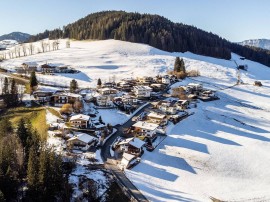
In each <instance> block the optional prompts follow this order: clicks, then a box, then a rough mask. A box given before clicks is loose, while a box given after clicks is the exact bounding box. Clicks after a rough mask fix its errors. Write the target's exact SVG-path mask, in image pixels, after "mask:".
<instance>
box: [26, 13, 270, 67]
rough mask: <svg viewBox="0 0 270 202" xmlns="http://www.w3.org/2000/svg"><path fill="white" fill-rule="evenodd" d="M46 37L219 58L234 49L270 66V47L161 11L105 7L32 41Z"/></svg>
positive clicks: (34, 37)
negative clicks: (180, 20)
mask: <svg viewBox="0 0 270 202" xmlns="http://www.w3.org/2000/svg"><path fill="white" fill-rule="evenodd" d="M45 38H50V39H59V38H71V39H76V40H87V39H95V40H104V39H116V40H122V41H129V42H135V43H144V44H149V45H150V46H153V47H155V48H158V49H161V50H164V51H169V52H186V51H190V52H192V53H195V54H200V55H205V56H211V57H215V58H222V59H230V58H231V52H234V53H236V54H239V55H241V56H243V57H245V58H247V59H250V60H253V61H256V62H259V63H262V64H264V65H266V66H270V51H267V50H264V49H259V48H251V47H247V46H246V47H244V46H241V45H238V44H236V43H231V42H229V41H228V40H226V39H223V38H221V37H219V36H218V35H215V34H213V33H211V32H206V31H203V30H201V29H198V28H196V27H194V26H189V25H185V24H182V23H174V22H171V21H170V20H168V19H166V18H164V17H161V16H159V15H150V14H139V13H127V12H124V11H104V12H98V13H94V14H90V15H88V16H86V17H84V18H82V19H80V20H78V21H76V22H74V23H71V24H68V25H67V26H64V27H63V28H62V29H60V28H59V29H55V30H52V31H48V30H46V31H45V32H43V33H40V34H37V35H35V36H32V37H31V38H30V39H29V41H30V42H33V41H38V40H42V39H45Z"/></svg>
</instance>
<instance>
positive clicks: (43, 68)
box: [41, 64, 56, 74]
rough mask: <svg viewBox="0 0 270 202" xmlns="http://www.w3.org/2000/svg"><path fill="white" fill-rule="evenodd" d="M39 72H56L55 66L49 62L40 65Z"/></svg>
mask: <svg viewBox="0 0 270 202" xmlns="http://www.w3.org/2000/svg"><path fill="white" fill-rule="evenodd" d="M41 72H42V73H44V74H52V73H55V72H56V67H55V66H52V65H49V64H44V65H41Z"/></svg>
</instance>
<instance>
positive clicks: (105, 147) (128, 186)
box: [101, 104, 150, 202]
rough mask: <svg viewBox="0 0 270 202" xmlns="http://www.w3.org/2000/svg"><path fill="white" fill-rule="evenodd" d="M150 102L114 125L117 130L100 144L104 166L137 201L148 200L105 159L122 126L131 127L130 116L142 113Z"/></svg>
mask: <svg viewBox="0 0 270 202" xmlns="http://www.w3.org/2000/svg"><path fill="white" fill-rule="evenodd" d="M149 106H150V104H147V105H146V106H144V107H143V108H141V109H140V110H139V111H138V112H137V113H135V114H134V115H133V116H131V117H130V118H129V120H128V121H127V122H126V123H124V124H123V125H121V126H117V127H115V128H116V129H117V132H116V133H114V134H113V135H112V136H111V137H110V138H109V139H108V140H107V141H106V142H105V143H104V145H103V146H102V148H101V157H102V159H103V161H104V163H105V168H107V169H108V170H111V171H112V173H113V174H114V175H115V177H116V178H117V179H118V180H119V181H120V182H121V184H122V185H123V186H124V187H125V189H126V190H127V191H128V192H129V193H130V195H132V196H133V198H135V199H136V200H137V201H142V202H144V201H145V202H146V201H148V200H147V199H146V198H145V196H144V195H143V194H142V193H141V192H140V191H139V190H138V189H137V188H136V187H135V186H134V185H133V184H132V182H131V181H130V180H129V179H128V178H127V177H126V175H125V174H124V173H123V172H122V171H121V170H120V169H119V168H118V167H117V166H116V165H112V164H109V163H107V159H109V158H111V154H110V146H111V145H112V143H113V142H114V141H115V139H116V138H117V137H119V136H120V135H121V133H122V130H123V128H129V127H131V126H132V125H133V124H134V123H135V122H134V121H132V117H134V116H138V115H139V114H140V113H142V112H143V111H144V110H145V109H146V108H148V107H149Z"/></svg>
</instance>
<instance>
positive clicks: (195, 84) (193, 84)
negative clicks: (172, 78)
mask: <svg viewBox="0 0 270 202" xmlns="http://www.w3.org/2000/svg"><path fill="white" fill-rule="evenodd" d="M188 86H191V87H200V86H202V84H200V83H189V84H188Z"/></svg>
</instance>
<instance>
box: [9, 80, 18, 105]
mask: <svg viewBox="0 0 270 202" xmlns="http://www.w3.org/2000/svg"><path fill="white" fill-rule="evenodd" d="M10 101H11V103H10V105H11V106H13V107H14V106H17V105H18V103H19V95H18V88H17V84H16V82H15V79H12V80H11V89H10Z"/></svg>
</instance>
